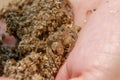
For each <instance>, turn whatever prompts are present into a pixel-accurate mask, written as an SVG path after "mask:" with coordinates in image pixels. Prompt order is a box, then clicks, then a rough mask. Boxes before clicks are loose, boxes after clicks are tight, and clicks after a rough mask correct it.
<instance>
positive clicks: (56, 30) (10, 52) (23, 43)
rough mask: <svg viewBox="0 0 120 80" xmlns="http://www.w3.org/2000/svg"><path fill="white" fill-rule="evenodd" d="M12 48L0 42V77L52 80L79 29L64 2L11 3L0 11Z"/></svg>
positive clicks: (22, 0) (34, 0)
mask: <svg viewBox="0 0 120 80" xmlns="http://www.w3.org/2000/svg"><path fill="white" fill-rule="evenodd" d="M0 18H4V19H5V21H6V24H7V26H6V27H7V33H9V35H12V36H14V37H15V39H16V45H15V47H9V46H6V45H4V44H3V43H2V41H0V76H3V77H9V78H13V79H15V80H55V77H56V74H57V72H58V70H59V69H60V67H61V65H62V64H63V63H64V61H65V60H66V58H67V56H68V55H69V53H70V52H71V50H72V49H73V48H74V45H75V42H76V40H77V37H78V36H77V33H78V32H79V30H80V29H78V26H75V25H74V24H73V18H74V16H73V13H72V9H71V4H70V2H69V1H68V0H15V1H13V2H11V3H9V5H8V6H7V7H5V8H3V9H2V10H1V11H0Z"/></svg>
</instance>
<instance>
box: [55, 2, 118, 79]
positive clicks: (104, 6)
mask: <svg viewBox="0 0 120 80" xmlns="http://www.w3.org/2000/svg"><path fill="white" fill-rule="evenodd" d="M73 1H74V0H71V2H73ZM94 1H96V2H94ZM94 1H93V2H92V1H89V0H83V1H82V0H78V2H77V4H79V5H76V4H75V5H74V4H73V10H74V14H75V23H76V24H77V25H80V26H82V30H81V32H80V33H79V38H78V41H77V43H76V46H75V48H74V49H73V51H72V52H71V53H70V55H69V57H68V59H67V61H66V63H65V64H64V65H63V67H62V68H61V70H60V71H59V73H58V76H57V78H56V80H68V79H72V80H120V77H119V74H120V69H119V67H120V63H119V61H120V49H119V48H120V37H119V36H120V22H119V21H120V20H119V19H120V16H119V12H118V11H119V10H120V9H119V4H118V3H119V2H120V1H119V0H116V2H115V1H114V0H109V2H107V1H105V0H94ZM79 2H80V3H79ZM87 2H88V3H87ZM83 4H84V5H83ZM93 4H97V5H96V6H95V5H93ZM78 7H79V8H78ZM95 9H96V11H95V12H94V10H95ZM82 10H83V11H82ZM90 10H93V12H92V14H90V13H91V11H90ZM86 19H87V22H86V23H84V20H85V21H86Z"/></svg>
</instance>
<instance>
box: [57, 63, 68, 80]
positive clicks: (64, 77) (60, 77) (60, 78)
mask: <svg viewBox="0 0 120 80" xmlns="http://www.w3.org/2000/svg"><path fill="white" fill-rule="evenodd" d="M68 75H69V74H68V71H67V65H66V63H65V64H64V65H63V66H62V67H61V69H60V70H59V72H58V74H57V76H56V80H68V79H69V76H68Z"/></svg>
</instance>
